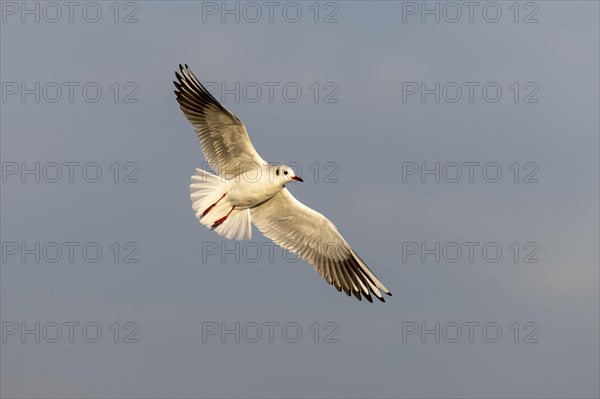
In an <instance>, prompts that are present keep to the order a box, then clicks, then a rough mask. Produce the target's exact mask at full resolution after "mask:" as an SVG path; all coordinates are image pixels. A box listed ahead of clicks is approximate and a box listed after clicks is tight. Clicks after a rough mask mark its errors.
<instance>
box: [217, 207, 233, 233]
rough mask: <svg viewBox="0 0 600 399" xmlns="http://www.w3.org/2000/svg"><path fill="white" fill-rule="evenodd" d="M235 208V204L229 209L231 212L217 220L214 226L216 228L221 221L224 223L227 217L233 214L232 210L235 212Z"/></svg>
mask: <svg viewBox="0 0 600 399" xmlns="http://www.w3.org/2000/svg"><path fill="white" fill-rule="evenodd" d="M234 209H235V206H234V207H233V208H231V209H230V210H229V213H228V214H227V215H225V216H223V217H222V218H220V219H217V220H215V222H214V223H213V225H212V228H213V229H214V228H215V227H218V226H219V225H220V224H221V223H223V222H224V221H226V220H227V217H228V216H229V215H231V212H233V210H234Z"/></svg>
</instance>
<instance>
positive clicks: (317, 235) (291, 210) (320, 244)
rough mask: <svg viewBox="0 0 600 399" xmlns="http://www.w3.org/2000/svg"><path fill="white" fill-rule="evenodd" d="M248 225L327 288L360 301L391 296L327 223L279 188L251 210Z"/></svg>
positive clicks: (319, 215) (317, 213)
mask: <svg viewBox="0 0 600 399" xmlns="http://www.w3.org/2000/svg"><path fill="white" fill-rule="evenodd" d="M250 212H251V215H252V222H253V223H254V224H256V227H258V229H259V230H260V231H261V232H262V233H263V234H264V235H265V236H266V237H268V238H270V239H271V240H273V241H274V242H275V243H276V244H278V245H280V246H282V247H283V248H285V249H287V250H289V251H290V252H292V253H294V254H296V255H298V256H299V257H300V258H302V259H304V260H306V261H307V262H309V263H310V264H311V265H312V267H313V268H314V269H315V270H316V271H317V273H319V274H320V275H321V277H322V278H323V279H324V280H325V281H327V282H328V283H329V284H331V285H334V286H335V288H337V290H338V291H341V290H344V292H345V293H346V294H348V296H350V293H352V294H354V296H355V297H356V298H357V299H358V300H360V299H361V294H362V295H364V296H365V298H367V300H369V301H370V302H372V301H373V300H372V299H371V293H373V294H375V296H376V297H377V298H379V299H380V300H381V301H382V302H385V300H384V299H383V296H382V294H381V292H383V293H385V294H388V295H391V294H390V292H389V291H388V289H387V288H385V286H384V285H383V284H382V283H381V281H379V279H378V278H377V277H375V275H374V274H373V272H372V271H371V270H370V269H369V268H368V267H367V265H366V264H365V263H364V262H363V261H362V259H360V257H359V256H358V255H357V254H356V252H354V251H353V250H352V248H351V247H350V245H349V244H348V243H347V242H346V240H344V238H343V237H342V236H341V235H340V233H338V231H337V228H336V227H335V225H334V224H333V223H331V221H329V219H327V218H326V217H325V216H323V215H321V214H320V213H319V212H316V211H314V210H313V209H311V208H309V207H307V206H306V205H304V204H303V203H301V202H300V201H298V200H297V199H296V198H294V196H292V194H291V193H290V192H289V191H288V190H287V189H286V188H283V189H282V190H281V191H279V193H277V194H276V195H275V196H274V197H273V198H271V199H269V200H268V201H266V202H265V203H263V204H261V205H259V206H257V207H255V208H251V210H250Z"/></svg>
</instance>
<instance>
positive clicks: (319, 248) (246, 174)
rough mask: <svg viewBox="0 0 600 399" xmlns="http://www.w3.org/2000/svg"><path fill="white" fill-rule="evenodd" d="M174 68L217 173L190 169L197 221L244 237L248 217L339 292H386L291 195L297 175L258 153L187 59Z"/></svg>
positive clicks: (329, 226)
mask: <svg viewBox="0 0 600 399" xmlns="http://www.w3.org/2000/svg"><path fill="white" fill-rule="evenodd" d="M180 70H181V73H182V75H183V76H182V75H179V74H178V73H176V76H177V80H178V81H177V82H174V83H175V86H176V88H177V91H175V94H176V95H177V101H178V102H179V104H180V106H181V109H182V111H183V112H184V114H185V116H186V117H187V118H188V120H189V121H190V122H191V123H192V124H193V125H194V127H195V129H196V133H197V135H198V138H199V139H200V143H201V145H202V150H203V152H204V154H205V156H206V158H207V160H208V162H209V164H210V166H211V168H212V169H214V170H215V171H216V172H217V175H215V174H212V173H210V172H207V171H205V170H203V169H196V174H195V175H194V176H192V182H191V184H190V193H191V194H190V197H191V199H192V208H193V209H194V211H196V217H197V218H198V219H199V220H200V222H201V223H202V224H204V225H205V226H207V227H208V228H210V229H212V230H214V231H215V232H217V233H218V234H220V235H223V236H225V237H226V238H230V239H231V238H235V239H242V238H250V237H251V235H252V223H254V224H255V225H256V226H257V227H258V229H259V230H260V231H261V232H262V233H263V234H264V235H265V236H266V237H268V238H270V239H272V240H273V241H274V242H275V243H276V244H278V245H280V246H282V247H283V248H285V249H287V250H289V251H291V252H293V253H295V254H297V255H298V256H299V257H301V258H302V259H305V260H306V261H308V262H309V263H310V264H311V265H312V266H313V268H314V269H315V270H316V271H317V272H318V273H319V274H320V275H321V277H322V278H323V279H324V280H325V281H327V282H328V283H329V284H332V285H334V286H335V287H336V288H337V290H338V291H341V290H344V292H346V293H347V294H348V295H350V294H351V293H352V294H354V296H355V297H356V298H357V299H359V300H360V299H361V294H362V295H363V296H364V297H365V298H367V299H368V300H369V301H371V302H372V299H371V293H373V294H375V296H376V297H377V298H378V299H380V300H381V301H384V300H383V296H382V295H381V293H382V292H383V293H385V294H388V295H391V294H390V292H389V290H388V289H387V288H385V286H384V285H383V284H382V283H381V282H380V281H379V280H378V279H377V277H375V275H374V274H373V273H372V272H371V270H370V269H369V268H368V267H367V265H366V264H365V263H364V262H363V261H362V259H360V257H358V255H357V254H356V253H355V252H354V250H352V248H351V247H350V245H349V244H348V243H347V242H346V241H345V240H344V238H343V237H342V236H341V235H340V234H339V232H338V230H337V228H336V227H335V225H334V224H333V223H331V221H329V219H327V218H326V217H325V216H323V215H322V214H320V213H318V212H316V211H314V210H313V209H311V208H309V207H307V206H305V205H304V204H302V203H301V202H300V201H298V200H296V199H295V198H294V197H293V196H292V194H291V193H290V192H289V191H288V190H287V188H286V187H285V186H286V184H287V183H290V182H292V181H303V180H302V179H301V178H300V177H298V176H296V175H295V174H294V171H293V170H292V168H290V167H288V166H286V165H271V164H269V163H268V162H266V161H264V160H263V159H262V158H261V157H260V156H259V155H258V153H257V152H256V150H255V149H254V147H253V146H252V143H251V142H250V138H249V137H248V133H247V131H246V128H245V127H244V125H243V124H242V122H241V121H240V120H239V118H237V117H236V116H235V115H234V114H233V113H231V112H230V111H228V110H227V109H225V108H224V107H223V106H222V105H221V104H219V102H218V101H217V100H216V99H215V98H214V97H213V96H212V95H211V94H210V93H209V92H208V91H207V90H206V89H205V88H204V86H202V84H201V83H200V82H199V81H198V79H196V77H195V76H194V74H193V73H192V72H191V70H190V69H189V68H188V67H187V65H186V66H185V68H184V67H182V66H181V65H180Z"/></svg>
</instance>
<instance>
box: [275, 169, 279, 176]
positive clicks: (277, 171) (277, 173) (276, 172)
mask: <svg viewBox="0 0 600 399" xmlns="http://www.w3.org/2000/svg"><path fill="white" fill-rule="evenodd" d="M275 174H276V175H277V176H279V168H277V170H276V171H275Z"/></svg>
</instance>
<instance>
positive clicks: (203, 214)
mask: <svg viewBox="0 0 600 399" xmlns="http://www.w3.org/2000/svg"><path fill="white" fill-rule="evenodd" d="M225 194H227V193H225ZM225 194H223V195H222V196H221V198H219V201H221V200H222V199H223V197H225ZM219 201H217V202H215V203H214V204H212V205H211V206H209V207H208V208H206V210H205V211H204V212H202V216H206V214H207V213H208V212H210V211H211V210H212V209H213V208H214V207H215V206H216V205H217V204H218V203H219Z"/></svg>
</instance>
